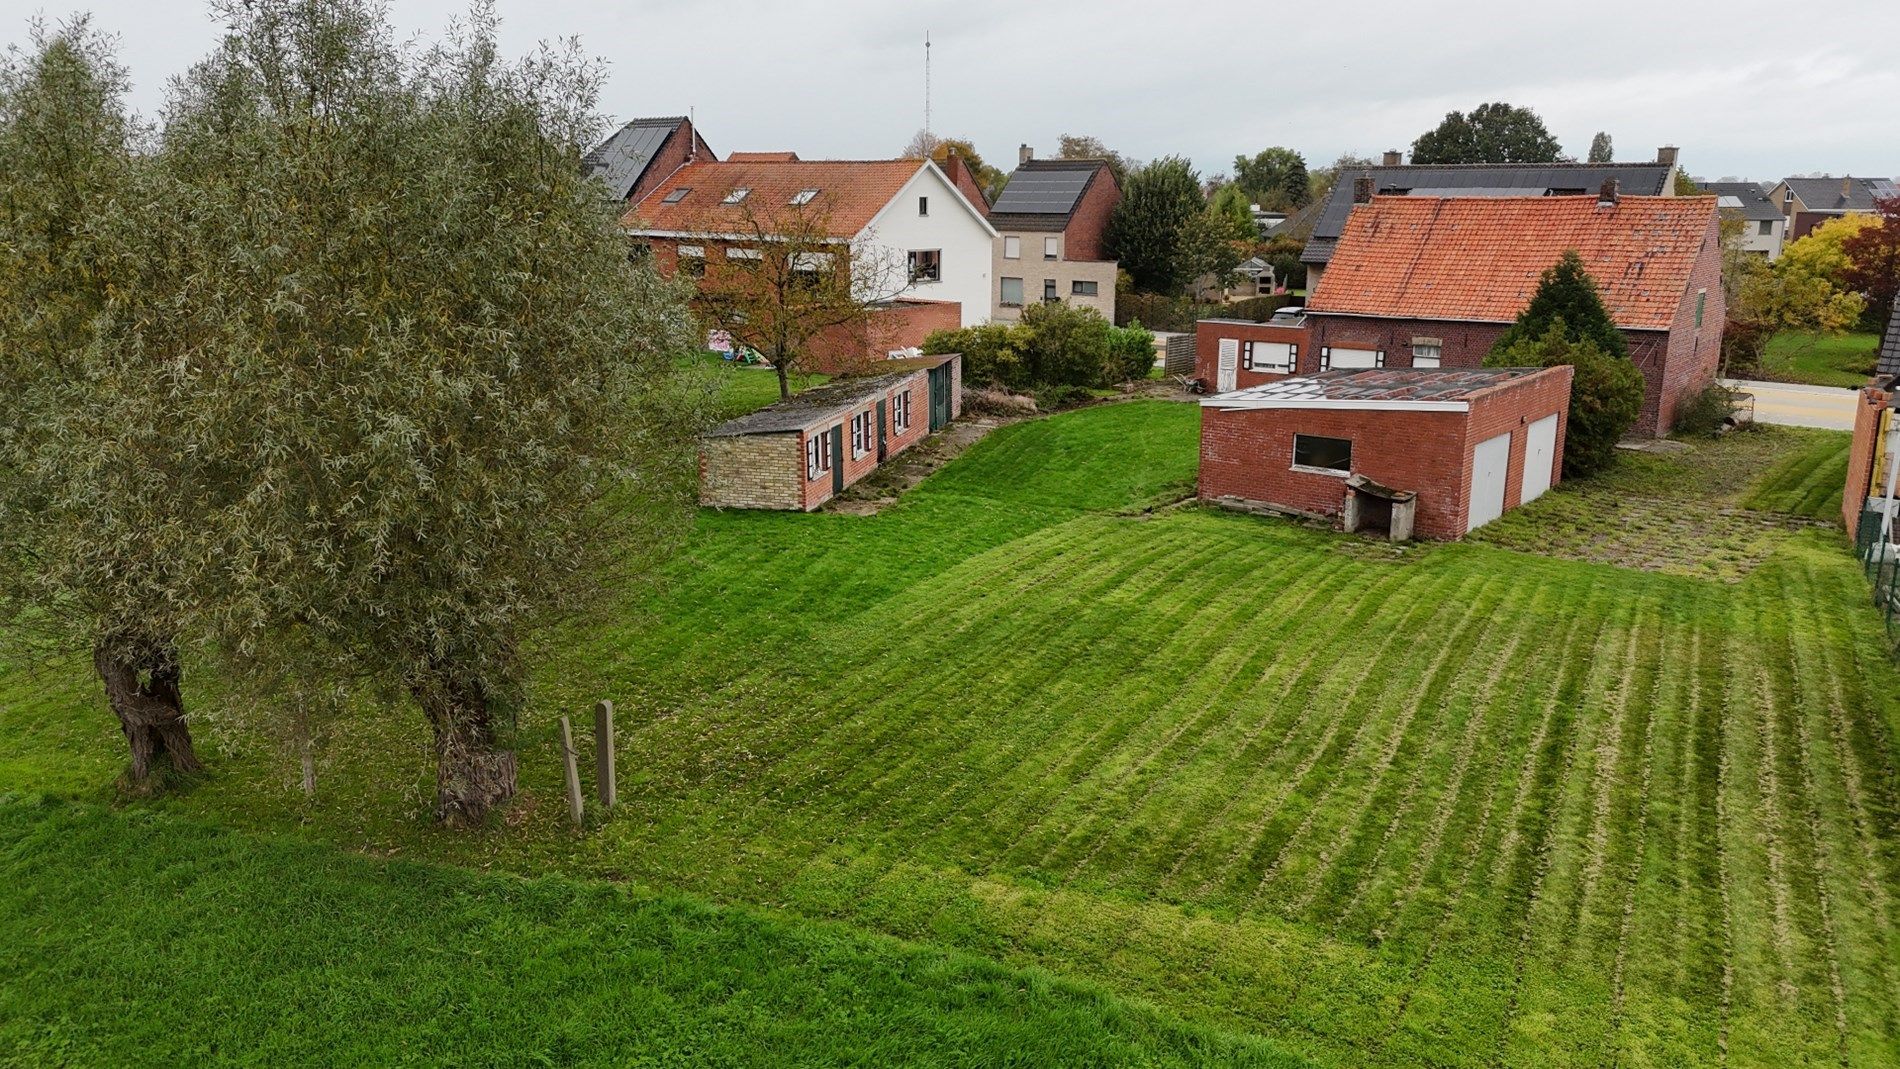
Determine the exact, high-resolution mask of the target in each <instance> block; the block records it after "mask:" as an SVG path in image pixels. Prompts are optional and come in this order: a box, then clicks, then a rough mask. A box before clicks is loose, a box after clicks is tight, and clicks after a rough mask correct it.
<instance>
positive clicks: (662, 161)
mask: <svg viewBox="0 0 1900 1069" xmlns="http://www.w3.org/2000/svg"><path fill="white" fill-rule="evenodd" d="M695 144H697V145H698V147H699V158H700V159H702V160H717V159H718V158H719V157H718V156H716V155H714V154H713V150H712V149H711V148H709V147H707V145H706V141H705V139H704V138H702V137H700V136H699V131H698V130H695V129H693V124H692V121H691V120H690V119H689V120H687V121H686V122H683V123H681V124H680V126H679V129H677V130H675V131H673V132H672V133H671V134H669V135H668V136H667V139H666V143H665V144H663V145H661V146H660V151H658V152H656V153H654V155H653V162H652V163H650V164H648V165H647V169H646V173H645V174H643V175H641V176H640V180H639V181H638V182H635V183H634V184H633V190H632V192H630V193H628V194H627V203H628V204H638V203H640V202H641V201H642V200H645V199H646V195H647V194H648V193H651V192H653V190H654V188H655V187H657V186H658V185H659V184H660V183H661V182H664V181H666V179H667V176H668V175H671V174H672V173H673V172H674V171H677V170H679V169H680V166H681V165H682V164H684V163H685V162H686V160H687V157H688V156H689V155H691V149H692V147H693V146H694V145H695Z"/></svg>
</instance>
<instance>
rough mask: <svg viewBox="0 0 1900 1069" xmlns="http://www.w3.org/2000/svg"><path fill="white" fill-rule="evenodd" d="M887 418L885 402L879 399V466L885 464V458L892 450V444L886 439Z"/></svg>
mask: <svg viewBox="0 0 1900 1069" xmlns="http://www.w3.org/2000/svg"><path fill="white" fill-rule="evenodd" d="M886 416H887V413H886V412H885V411H884V401H883V400H882V399H879V400H878V403H877V462H878V463H879V464H882V463H884V457H885V456H886V455H887V453H888V451H889V449H890V443H889V442H887V441H885V439H884V424H885V423H887V422H889V420H888V419H887V418H886Z"/></svg>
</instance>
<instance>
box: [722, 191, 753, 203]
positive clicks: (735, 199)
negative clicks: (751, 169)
mask: <svg viewBox="0 0 1900 1069" xmlns="http://www.w3.org/2000/svg"><path fill="white" fill-rule="evenodd" d="M750 192H752V191H751V190H750V189H735V190H733V191H732V192H730V193H728V194H726V199H725V201H724V203H726V204H737V203H739V202H740V201H742V200H744V199H745V198H746V194H747V193H750Z"/></svg>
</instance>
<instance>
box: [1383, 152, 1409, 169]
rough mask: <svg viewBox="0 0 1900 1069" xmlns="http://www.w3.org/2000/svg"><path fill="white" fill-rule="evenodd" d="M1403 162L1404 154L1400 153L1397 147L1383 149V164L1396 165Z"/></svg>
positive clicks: (1387, 165)
mask: <svg viewBox="0 0 1900 1069" xmlns="http://www.w3.org/2000/svg"><path fill="white" fill-rule="evenodd" d="M1404 162H1405V155H1404V154H1403V153H1401V152H1400V151H1399V150H1398V149H1395V148H1389V149H1386V150H1385V163H1384V166H1386V167H1397V166H1398V165H1400V164H1402V163H1404Z"/></svg>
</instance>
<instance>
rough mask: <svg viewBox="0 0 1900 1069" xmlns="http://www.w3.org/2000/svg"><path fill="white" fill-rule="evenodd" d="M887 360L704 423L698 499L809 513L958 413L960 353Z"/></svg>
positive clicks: (713, 504) (714, 504) (717, 505)
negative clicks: (878, 369)
mask: <svg viewBox="0 0 1900 1069" xmlns="http://www.w3.org/2000/svg"><path fill="white" fill-rule="evenodd" d="M891 363H892V365H894V366H899V367H900V370H897V371H889V372H886V373H884V374H881V375H875V376H871V377H868V378H859V379H847V380H844V381H842V382H838V383H834V384H832V385H830V386H823V387H820V388H818V389H815V390H808V391H806V392H805V393H802V394H799V395H798V396H797V397H794V398H792V399H791V400H790V401H781V402H779V403H778V404H775V405H768V406H766V407H765V408H762V409H760V410H758V411H757V412H753V413H751V414H749V415H745V416H741V417H739V418H738V419H735V420H731V421H729V422H727V423H724V424H721V425H720V426H718V427H715V428H713V429H712V430H711V431H708V432H707V433H706V434H705V435H704V436H703V437H702V438H701V440H700V447H699V501H700V504H702V505H707V506H711V507H714V508H748V509H786V510H793V511H799V512H809V511H811V510H812V509H815V508H817V507H818V506H820V505H822V504H824V503H825V502H826V501H829V500H831V498H833V497H834V496H836V495H837V494H838V493H839V492H841V491H842V490H844V489H845V488H846V487H848V486H850V485H852V484H853V483H855V482H857V481H858V480H860V479H862V478H864V477H865V476H866V475H869V474H870V473H871V472H873V471H875V470H877V466H878V465H879V464H881V463H883V462H884V461H886V460H889V459H890V458H891V457H894V456H896V455H897V454H899V453H902V452H903V451H904V450H906V449H909V448H910V447H911V446H913V445H916V444H917V443H918V442H920V441H922V440H923V439H924V438H926V437H928V436H929V435H930V434H931V432H933V431H936V430H938V429H940V428H941V427H942V426H943V425H944V424H946V423H948V422H949V421H950V420H953V419H955V418H957V416H959V415H961V414H962V400H961V393H962V378H963V375H962V365H963V358H962V357H961V356H959V355H957V354H954V353H950V354H946V355H942V356H928V357H918V358H915V359H909V360H901V361H892V362H891Z"/></svg>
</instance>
